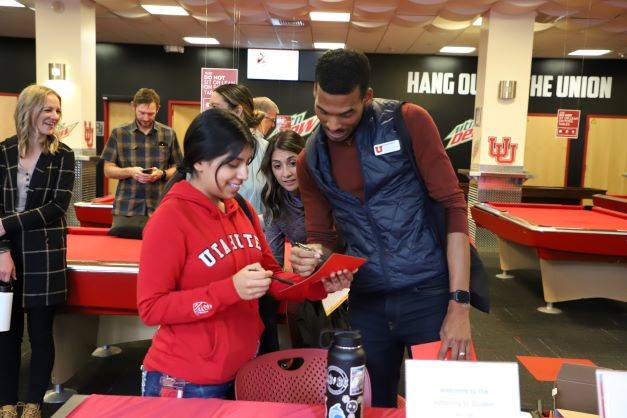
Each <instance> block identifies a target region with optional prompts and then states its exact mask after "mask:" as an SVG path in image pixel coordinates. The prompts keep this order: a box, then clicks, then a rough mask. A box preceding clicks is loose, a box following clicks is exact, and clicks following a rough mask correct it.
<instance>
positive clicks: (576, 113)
mask: <svg viewBox="0 0 627 418" xmlns="http://www.w3.org/2000/svg"><path fill="white" fill-rule="evenodd" d="M580 117H581V110H572V109H559V110H558V111H557V132H556V133H555V136H556V137H558V138H577V137H578V136H579V119H580Z"/></svg>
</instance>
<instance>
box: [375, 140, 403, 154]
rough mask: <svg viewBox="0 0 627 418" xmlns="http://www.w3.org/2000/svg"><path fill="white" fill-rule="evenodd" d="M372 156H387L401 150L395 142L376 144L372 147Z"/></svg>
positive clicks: (396, 141) (398, 143) (399, 145)
mask: <svg viewBox="0 0 627 418" xmlns="http://www.w3.org/2000/svg"><path fill="white" fill-rule="evenodd" d="M373 148H374V155H377V156H379V155H383V154H389V153H391V152H394V151H398V150H400V149H401V144H400V142H398V139H397V140H394V141H389V142H384V143H383V144H377V145H375V146H374V147H373Z"/></svg>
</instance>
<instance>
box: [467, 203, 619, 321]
mask: <svg viewBox="0 0 627 418" xmlns="http://www.w3.org/2000/svg"><path fill="white" fill-rule="evenodd" d="M471 212H472V217H473V219H474V220H475V222H476V223H477V225H478V226H480V227H483V228H487V229H488V230H490V231H491V232H493V233H494V234H496V235H497V236H498V238H499V257H500V263H501V269H502V270H503V271H504V272H505V273H507V271H509V270H515V269H538V268H539V269H540V271H541V275H542V287H543V290H544V299H545V301H546V302H547V303H548V304H547V306H546V307H543V308H539V310H541V311H542V312H547V313H558V312H559V309H556V308H554V307H553V305H552V304H553V303H554V302H562V301H567V300H576V299H583V298H607V299H614V300H619V301H623V302H627V213H624V212H620V211H615V210H610V209H607V208H604V207H598V206H597V207H593V208H592V209H590V210H587V209H585V208H584V207H582V206H577V205H550V204H531V203H500V202H499V203H479V204H477V205H475V206H474V207H473V208H472V209H471Z"/></svg>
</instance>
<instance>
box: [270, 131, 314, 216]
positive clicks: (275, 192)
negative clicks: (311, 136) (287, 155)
mask: <svg viewBox="0 0 627 418" xmlns="http://www.w3.org/2000/svg"><path fill="white" fill-rule="evenodd" d="M303 148H305V140H304V139H303V137H302V136H300V135H298V134H297V133H296V132H294V131H283V132H280V133H279V134H277V135H275V136H274V137H273V138H272V139H270V142H269V143H268V148H266V153H265V154H264V156H263V160H262V161H261V167H260V168H259V170H260V171H261V172H262V173H263V175H264V176H265V177H266V184H265V186H263V189H261V199H262V201H263V206H264V208H265V213H266V214H271V215H272V218H273V219H277V218H279V217H280V215H281V211H282V210H283V207H284V202H283V199H282V198H281V191H282V189H283V187H282V186H281V185H280V184H279V181H278V180H277V179H276V177H275V176H274V173H273V172H272V154H273V153H274V150H277V149H280V150H283V151H287V152H293V153H294V154H296V155H298V154H299V153H300V152H301V151H302V149H303Z"/></svg>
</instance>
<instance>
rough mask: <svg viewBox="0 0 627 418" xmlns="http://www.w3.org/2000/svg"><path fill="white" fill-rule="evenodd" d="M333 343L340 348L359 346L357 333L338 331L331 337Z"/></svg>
mask: <svg viewBox="0 0 627 418" xmlns="http://www.w3.org/2000/svg"><path fill="white" fill-rule="evenodd" d="M333 343H334V344H335V345H339V346H341V347H357V346H360V345H361V334H360V333H359V331H340V332H336V333H335V335H333Z"/></svg>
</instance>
